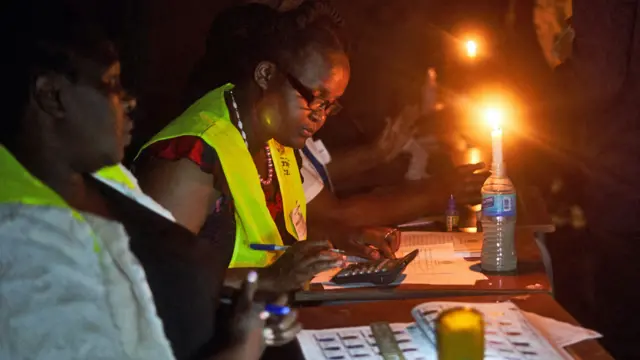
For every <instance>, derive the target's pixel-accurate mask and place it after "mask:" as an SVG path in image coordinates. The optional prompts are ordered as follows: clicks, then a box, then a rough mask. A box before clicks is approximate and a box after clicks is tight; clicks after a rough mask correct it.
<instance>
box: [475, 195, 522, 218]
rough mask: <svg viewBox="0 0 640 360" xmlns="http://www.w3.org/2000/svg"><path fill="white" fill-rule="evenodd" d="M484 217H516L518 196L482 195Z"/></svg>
mask: <svg viewBox="0 0 640 360" xmlns="http://www.w3.org/2000/svg"><path fill="white" fill-rule="evenodd" d="M482 216H516V194H504V195H494V194H490V195H482Z"/></svg>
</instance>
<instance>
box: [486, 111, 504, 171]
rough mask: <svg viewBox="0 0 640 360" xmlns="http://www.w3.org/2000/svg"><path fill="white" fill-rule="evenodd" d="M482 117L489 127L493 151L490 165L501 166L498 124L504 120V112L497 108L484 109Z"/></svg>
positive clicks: (500, 134)
mask: <svg viewBox="0 0 640 360" xmlns="http://www.w3.org/2000/svg"><path fill="white" fill-rule="evenodd" d="M484 117H485V119H486V120H487V122H488V123H489V125H491V128H492V129H493V130H491V145H492V149H493V153H492V155H493V159H492V162H491V163H492V165H501V164H502V161H503V158H502V129H501V128H500V124H501V123H502V120H503V119H504V111H503V110H502V109H501V108H499V107H490V108H486V109H485V111H484Z"/></svg>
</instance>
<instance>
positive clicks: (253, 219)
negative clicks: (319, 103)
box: [138, 84, 306, 267]
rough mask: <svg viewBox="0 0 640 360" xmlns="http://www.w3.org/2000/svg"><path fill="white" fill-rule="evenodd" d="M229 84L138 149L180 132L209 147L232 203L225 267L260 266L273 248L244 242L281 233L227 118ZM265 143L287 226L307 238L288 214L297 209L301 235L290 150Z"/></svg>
mask: <svg viewBox="0 0 640 360" xmlns="http://www.w3.org/2000/svg"><path fill="white" fill-rule="evenodd" d="M231 89H233V85H232V84H227V85H224V86H222V87H219V88H217V89H215V90H213V91H211V92H209V93H208V94H206V95H205V96H203V97H202V98H201V99H200V100H198V101H197V102H196V103H194V104H193V105H191V107H189V108H188V109H187V110H186V111H185V112H184V113H183V114H182V115H180V116H179V117H178V118H176V119H175V120H173V121H172V122H171V123H170V124H169V125H167V126H166V127H165V128H164V129H163V130H162V131H160V132H159V133H158V134H157V135H156V136H154V137H153V138H152V139H151V140H150V141H149V142H147V143H146V144H145V145H144V146H143V147H142V149H141V150H140V152H142V151H143V150H144V149H145V148H147V147H148V146H150V145H151V144H153V143H156V142H158V141H162V140H167V139H172V138H177V137H180V136H197V137H199V138H201V139H202V140H203V141H204V142H206V143H207V144H208V145H210V146H211V147H213V148H214V149H215V151H216V153H217V155H218V158H219V161H220V163H221V165H222V169H223V171H224V175H225V178H226V180H227V183H228V184H229V189H230V191H231V196H232V197H233V202H234V208H235V220H236V238H235V245H234V251H233V257H232V259H231V264H230V267H264V266H267V265H269V264H270V263H271V262H272V261H273V254H271V253H267V252H263V251H256V250H252V249H250V248H249V245H250V244H252V243H260V244H273V245H282V237H281V236H280V233H279V232H278V228H277V226H276V224H275V222H274V221H273V218H272V217H271V214H270V213H269V209H268V208H267V204H266V200H265V197H264V192H263V190H262V186H261V185H260V180H259V175H258V170H257V169H256V166H255V164H254V162H253V159H252V158H251V154H250V153H249V150H248V149H247V146H246V145H245V143H244V140H243V138H242V135H241V134H240V132H239V131H238V129H237V128H236V127H235V126H234V125H233V123H232V122H231V116H230V115H229V110H228V109H227V105H226V102H225V95H224V94H225V92H226V91H228V90H231ZM268 145H269V148H270V149H271V156H272V158H273V165H274V169H275V173H276V175H277V176H278V183H279V184H280V193H281V195H282V203H283V208H284V219H285V225H286V228H287V232H289V234H291V235H292V236H293V237H294V238H295V239H297V240H306V239H305V238H300V237H299V236H298V234H297V232H296V225H295V224H294V223H293V219H292V214H294V211H295V212H296V213H298V214H300V216H301V217H302V219H303V222H302V225H300V223H299V224H298V228H299V229H300V227H301V226H302V229H304V231H302V230H301V231H300V232H301V233H303V234H302V236H303V237H305V236H306V228H305V227H304V226H306V225H304V224H306V200H305V197H304V190H303V188H302V180H301V177H300V170H299V168H298V164H297V162H296V159H295V155H294V150H293V149H291V148H289V147H285V146H282V145H280V144H279V143H277V142H276V141H275V140H273V139H271V140H269V142H268ZM139 154H140V153H139ZM139 154H138V155H139Z"/></svg>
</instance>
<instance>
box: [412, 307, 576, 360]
mask: <svg viewBox="0 0 640 360" xmlns="http://www.w3.org/2000/svg"><path fill="white" fill-rule="evenodd" d="M455 307H469V308H473V309H475V310H477V311H478V312H480V313H481V314H482V315H483V318H484V332H485V334H484V339H485V349H484V351H485V358H489V359H496V360H498V359H540V360H563V359H571V357H570V356H569V354H568V353H567V352H566V351H565V350H564V349H562V347H561V346H560V345H558V344H555V343H553V340H552V339H551V338H547V337H545V336H544V334H543V332H541V331H540V330H539V329H537V328H536V327H535V326H534V325H532V324H531V323H530V322H529V321H528V320H527V318H526V317H525V316H524V314H523V313H522V311H521V310H520V309H519V308H518V307H517V306H516V305H515V304H514V303H512V302H510V301H507V302H502V303H483V304H480V303H460V302H444V301H434V302H428V303H424V304H421V305H418V306H416V307H415V308H413V310H412V311H411V314H412V315H413V318H414V319H415V320H416V324H417V325H418V327H419V328H420V329H422V330H423V332H424V334H425V336H426V337H427V339H428V340H429V341H430V342H431V343H433V344H435V343H436V341H437V340H436V330H435V328H436V325H435V322H436V319H437V318H438V316H439V315H440V313H441V312H442V311H445V310H447V309H451V308H455Z"/></svg>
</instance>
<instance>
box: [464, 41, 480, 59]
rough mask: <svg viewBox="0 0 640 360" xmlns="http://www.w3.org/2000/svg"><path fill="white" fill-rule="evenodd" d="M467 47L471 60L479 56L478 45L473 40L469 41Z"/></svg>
mask: <svg viewBox="0 0 640 360" xmlns="http://www.w3.org/2000/svg"><path fill="white" fill-rule="evenodd" d="M465 47H466V49H467V56H468V57H470V58H475V57H476V56H478V43H477V42H475V41H473V40H467V42H466V43H465Z"/></svg>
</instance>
